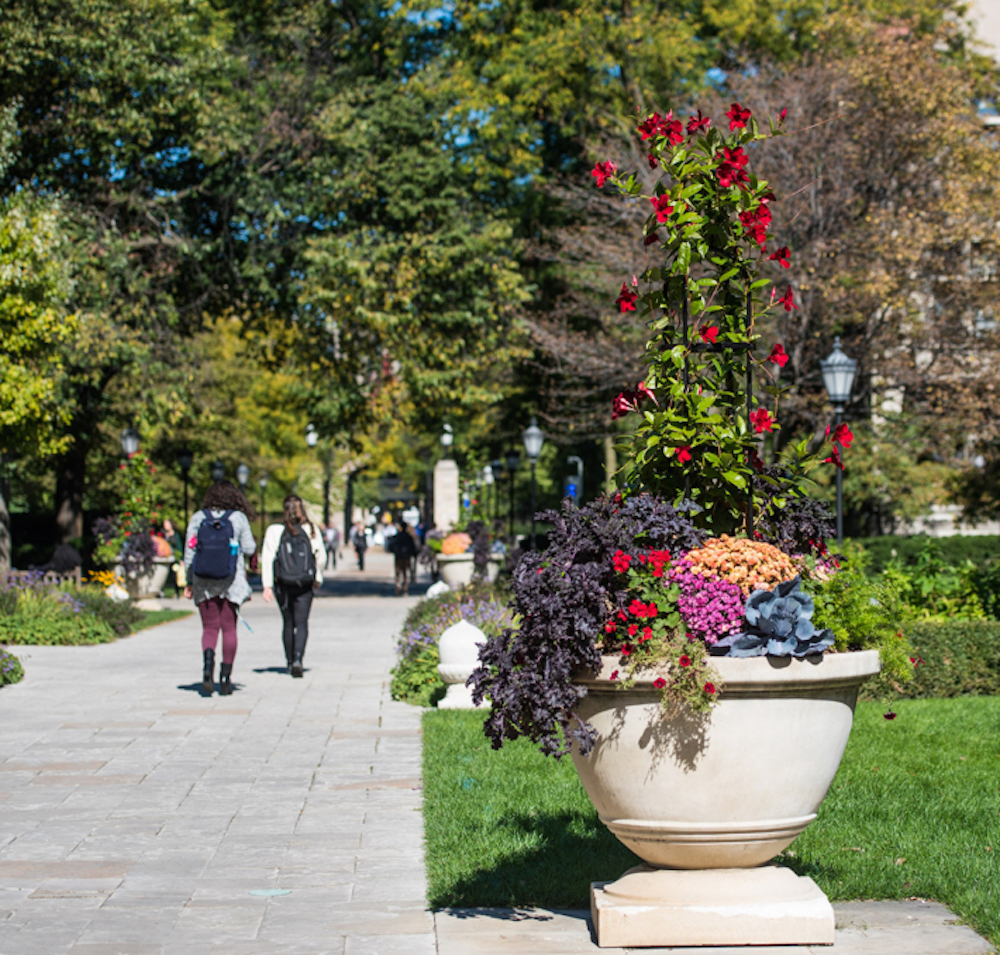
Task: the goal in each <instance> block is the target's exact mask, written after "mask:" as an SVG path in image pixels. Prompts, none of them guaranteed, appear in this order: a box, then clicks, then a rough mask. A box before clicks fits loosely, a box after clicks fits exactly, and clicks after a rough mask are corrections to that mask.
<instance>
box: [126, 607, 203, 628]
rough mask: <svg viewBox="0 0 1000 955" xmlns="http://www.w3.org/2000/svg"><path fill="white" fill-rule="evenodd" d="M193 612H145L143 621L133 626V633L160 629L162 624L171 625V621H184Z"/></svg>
mask: <svg viewBox="0 0 1000 955" xmlns="http://www.w3.org/2000/svg"><path fill="white" fill-rule="evenodd" d="M192 613H194V611H193V610H143V612H142V620H140V621H139V622H138V623H137V624H135V626H133V628H132V630H133V632H135V631H137V630H148V629H149V628H150V627H158V626H159V625H160V624H161V623H170V621H171V620H183V619H184V617H190V616H191V614H192Z"/></svg>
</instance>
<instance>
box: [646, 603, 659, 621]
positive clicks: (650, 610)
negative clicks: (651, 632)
mask: <svg viewBox="0 0 1000 955" xmlns="http://www.w3.org/2000/svg"><path fill="white" fill-rule="evenodd" d="M656 614H657V609H656V604H654V603H653V602H652V601H650V602H649V603H648V604H646V616H647V617H649V619H650V620H652V619H653V617H655V616H656Z"/></svg>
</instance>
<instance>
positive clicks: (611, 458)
mask: <svg viewBox="0 0 1000 955" xmlns="http://www.w3.org/2000/svg"><path fill="white" fill-rule="evenodd" d="M617 471H618V455H617V454H616V453H615V438H614V435H611V434H606V435H605V436H604V482H605V484H604V486H605V488H606V489H607V492H608V493H609V494H612V493H614V490H615V473H616V472H617Z"/></svg>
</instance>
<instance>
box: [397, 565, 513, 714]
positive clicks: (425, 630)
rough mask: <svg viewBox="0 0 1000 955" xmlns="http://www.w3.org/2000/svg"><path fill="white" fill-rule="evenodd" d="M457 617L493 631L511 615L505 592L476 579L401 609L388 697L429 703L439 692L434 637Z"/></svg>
mask: <svg viewBox="0 0 1000 955" xmlns="http://www.w3.org/2000/svg"><path fill="white" fill-rule="evenodd" d="M459 620H467V621H468V622H469V623H471V624H473V625H474V626H477V627H479V629H480V630H482V631H483V632H484V633H485V634H486V635H487V636H495V635H497V634H498V633H500V632H501V631H502V630H503V629H504V628H505V627H508V626H510V625H511V623H512V620H513V618H512V615H511V613H510V611H509V609H508V606H507V595H506V594H505V593H504V592H503V591H501V590H499V589H498V588H496V587H494V586H492V585H490V584H488V583H486V582H483V581H479V582H476V583H473V584H470V585H469V586H468V587H463V588H462V589H461V590H460V591H450V592H448V593H445V594H442V595H441V596H440V597H433V598H430V599H427V600H422V601H421V602H420V603H419V604H417V606H416V607H414V608H413V609H412V610H411V611H410V612H409V614H407V617H406V621H405V622H404V624H403V632H402V633H401V634H400V637H399V642H398V644H397V652H398V654H399V662H398V663H397V664H396V666H395V667H394V668H393V671H392V685H391V692H392V698H393V699H394V700H402V701H403V702H405V703H412V704H413V705H414V706H433V705H434V704H435V703H437V701H438V700H439V699H440V698H441V697H442V696H444V693H445V683H444V681H443V680H442V679H441V677H440V675H439V674H438V670H437V667H438V663H439V662H440V658H439V655H438V647H437V641H438V638H439V637H440V636H441V634H442V633H443V632H444V631H445V630H446V629H447V628H448V627H450V626H451V625H452V624H455V623H458V621H459Z"/></svg>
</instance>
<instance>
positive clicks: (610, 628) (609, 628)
mask: <svg viewBox="0 0 1000 955" xmlns="http://www.w3.org/2000/svg"><path fill="white" fill-rule="evenodd" d="M615 629H616V627H615V622H614V620H609V621H608V622H607V623H606V624H605V625H604V632H605V633H614V632H615Z"/></svg>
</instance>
